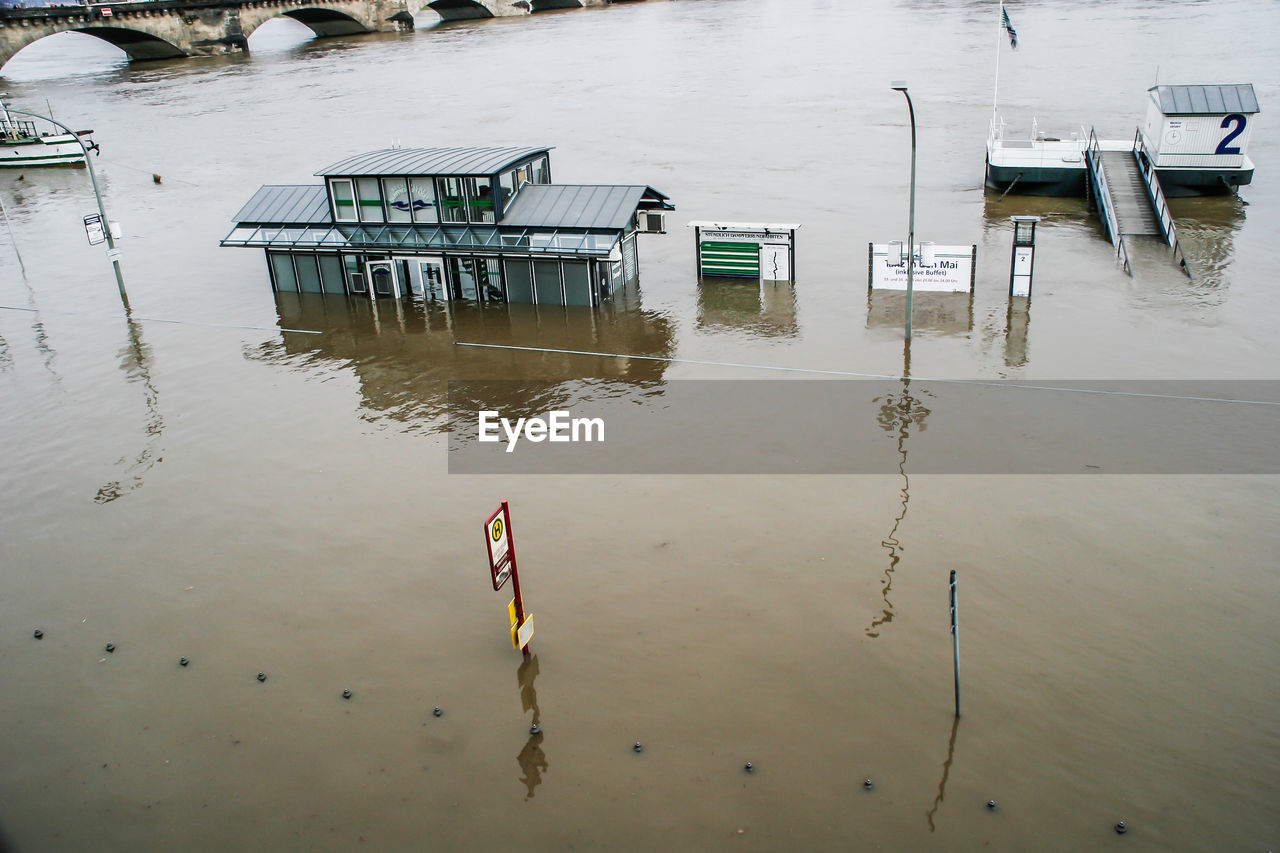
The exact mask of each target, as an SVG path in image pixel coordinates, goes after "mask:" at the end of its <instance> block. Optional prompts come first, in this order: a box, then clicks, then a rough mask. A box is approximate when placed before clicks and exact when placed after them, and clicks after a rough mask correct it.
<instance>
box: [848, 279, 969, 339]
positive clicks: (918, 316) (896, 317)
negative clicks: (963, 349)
mask: <svg viewBox="0 0 1280 853" xmlns="http://www.w3.org/2000/svg"><path fill="white" fill-rule="evenodd" d="M912 296H913V299H912V306H911V328H912V331H913V332H916V331H928V332H937V333H938V334H941V335H944V336H946V337H957V338H962V337H966V336H968V334H969V333H970V332H971V331H973V294H972V293H932V292H930V291H920V290H917V291H916V292H915V293H914V294H913V295H912ZM906 316H907V293H906V291H904V290H868V291H867V328H868V329H901V328H903V326H904V325H905V322H906Z"/></svg>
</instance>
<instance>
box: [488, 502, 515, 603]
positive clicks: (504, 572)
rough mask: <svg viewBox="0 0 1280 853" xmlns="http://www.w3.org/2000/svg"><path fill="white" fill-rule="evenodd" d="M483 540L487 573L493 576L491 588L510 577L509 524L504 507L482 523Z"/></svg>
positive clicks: (497, 587)
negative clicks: (487, 550) (487, 549)
mask: <svg viewBox="0 0 1280 853" xmlns="http://www.w3.org/2000/svg"><path fill="white" fill-rule="evenodd" d="M484 540H485V544H486V545H487V546H488V548H489V572H490V574H492V576H493V588H494V589H495V590H497V589H502V585H503V584H504V583H506V582H507V578H509V577H511V522H510V519H509V518H507V512H506V507H499V508H498V509H497V510H496V511H495V512H494V513H493V515H491V516H489V518H488V519H487V520H486V521H485V523H484Z"/></svg>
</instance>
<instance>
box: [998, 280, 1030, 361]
mask: <svg viewBox="0 0 1280 853" xmlns="http://www.w3.org/2000/svg"><path fill="white" fill-rule="evenodd" d="M1030 329H1031V297H1030V296H1010V297H1009V308H1008V311H1007V312H1006V313H1005V324H1004V364H1005V367H1023V366H1024V365H1026V363H1027V338H1028V336H1029V334H1030Z"/></svg>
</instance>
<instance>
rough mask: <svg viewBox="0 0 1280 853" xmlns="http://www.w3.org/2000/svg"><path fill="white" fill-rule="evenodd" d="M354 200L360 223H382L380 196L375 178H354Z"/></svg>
mask: <svg viewBox="0 0 1280 853" xmlns="http://www.w3.org/2000/svg"><path fill="white" fill-rule="evenodd" d="M356 198H357V202H358V206H359V209H360V221H361V222H382V221H383V215H382V194H381V193H380V192H378V179H377V178H356Z"/></svg>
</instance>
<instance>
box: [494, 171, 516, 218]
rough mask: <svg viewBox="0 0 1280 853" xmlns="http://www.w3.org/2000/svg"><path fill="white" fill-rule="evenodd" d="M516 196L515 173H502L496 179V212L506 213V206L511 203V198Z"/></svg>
mask: <svg viewBox="0 0 1280 853" xmlns="http://www.w3.org/2000/svg"><path fill="white" fill-rule="evenodd" d="M515 194H516V173H515V172H503V173H502V175H501V177H499V178H498V212H499V213H506V212H507V204H508V203H509V202H510V201H511V197H512V196H513V195H515Z"/></svg>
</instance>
